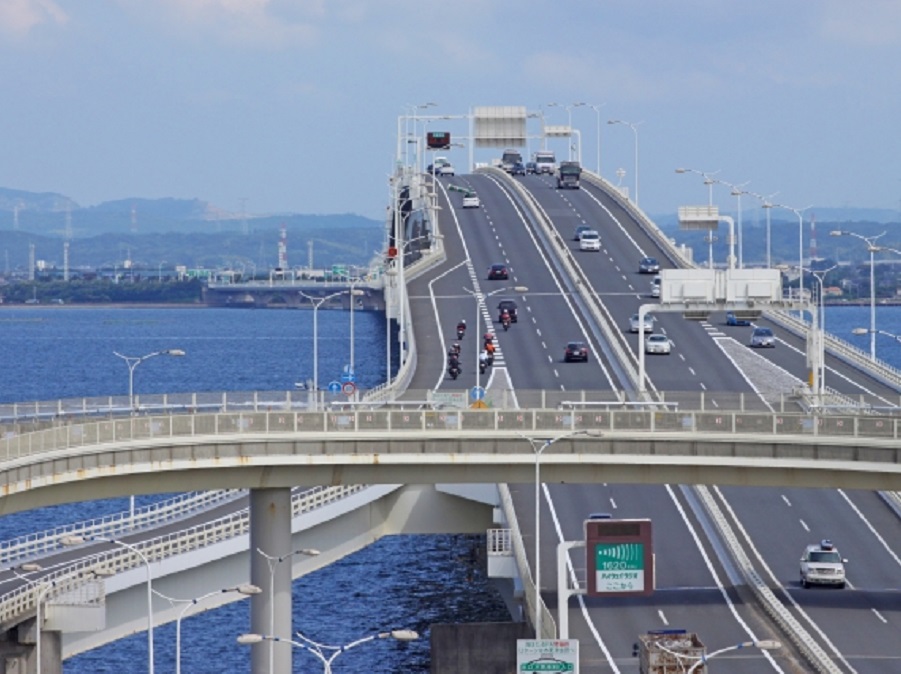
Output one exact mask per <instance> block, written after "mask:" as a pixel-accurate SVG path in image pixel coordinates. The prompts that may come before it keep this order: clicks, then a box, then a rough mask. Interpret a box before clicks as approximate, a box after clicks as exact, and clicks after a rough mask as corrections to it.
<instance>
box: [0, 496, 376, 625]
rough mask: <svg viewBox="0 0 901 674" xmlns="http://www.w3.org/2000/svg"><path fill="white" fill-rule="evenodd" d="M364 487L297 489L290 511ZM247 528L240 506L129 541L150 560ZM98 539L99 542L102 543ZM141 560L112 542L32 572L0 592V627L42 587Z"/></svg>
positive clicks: (58, 587)
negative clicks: (22, 581) (41, 571)
mask: <svg viewBox="0 0 901 674" xmlns="http://www.w3.org/2000/svg"><path fill="white" fill-rule="evenodd" d="M364 488H365V487H364V486H361V485H350V486H346V487H315V488H312V489H307V490H303V491H299V492H297V493H296V494H294V495H293V496H292V499H291V509H292V516H293V517H297V516H299V515H301V514H303V513H306V512H310V511H312V510H316V509H318V508H322V507H324V506H326V505H329V504H331V503H334V502H335V501H338V500H340V499H343V498H346V497H347V496H349V495H351V494H354V493H356V492H359V491H361V490H362V489H364ZM249 531H250V517H249V511H248V509H247V508H244V509H241V510H238V511H235V512H233V513H230V514H228V515H226V516H224V517H221V518H219V519H215V520H210V521H207V522H203V523H201V524H198V525H196V526H193V527H190V528H186V529H183V530H179V531H173V532H169V533H167V534H164V535H162V536H158V537H156V538H152V539H148V540H145V541H141V542H138V543H133V544H132V545H134V547H136V548H137V549H138V550H140V551H141V553H142V554H143V555H144V557H146V559H147V561H148V562H149V563H153V562H155V561H159V560H162V559H167V558H171V557H173V556H175V555H180V554H185V553H188V552H192V551H194V550H197V549H200V548H204V547H207V546H210V545H215V544H217V543H221V542H223V541H226V540H229V539H233V538H235V537H237V536H242V535H246V534H247V533H248V532H249ZM69 535H72V536H81V537H85V538H88V537H89V536H91V534H90V533H89V532H88V531H80V530H78V529H73V530H72V531H70V532H69ZM98 544H102V542H100V543H98ZM143 564H144V562H143V561H142V560H141V559H140V557H139V556H137V555H135V554H134V553H133V552H132V551H131V550H130V549H128V548H125V547H120V546H116V547H114V548H112V549H109V550H104V551H102V552H97V553H95V554H89V555H86V556H85V557H82V558H81V559H79V560H77V561H75V562H72V563H71V564H67V565H66V566H65V567H64V568H62V569H59V570H57V571H53V572H51V573H47V574H43V575H40V576H39V577H35V578H34V579H33V581H32V582H28V583H26V584H24V585H23V586H20V587H18V588H16V589H14V590H13V591H11V592H9V593H7V594H4V595H2V596H0V629H8V628H9V627H10V626H11V625H14V624H16V623H18V622H20V621H21V620H22V619H24V618H26V617H28V616H30V615H32V614H33V613H34V608H35V605H36V602H37V600H38V599H39V598H40V597H41V593H42V592H45V591H46V592H48V593H52V594H53V595H54V596H57V595H58V594H60V593H62V592H64V591H66V590H71V589H72V588H75V587H78V586H80V585H84V584H85V583H87V582H89V581H90V579H91V576H92V572H100V571H102V572H103V575H109V574H116V573H122V572H124V571H128V570H129V569H133V568H138V567H140V566H143ZM48 588H52V590H48ZM46 598H47V597H46V596H45V597H44V599H45V600H46Z"/></svg>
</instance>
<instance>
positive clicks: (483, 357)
mask: <svg viewBox="0 0 901 674" xmlns="http://www.w3.org/2000/svg"><path fill="white" fill-rule="evenodd" d="M487 368H488V351H482V352H481V353H480V354H479V372H480V373H482V374H485V370H486V369H487Z"/></svg>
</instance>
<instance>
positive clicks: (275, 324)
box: [0, 306, 509, 674]
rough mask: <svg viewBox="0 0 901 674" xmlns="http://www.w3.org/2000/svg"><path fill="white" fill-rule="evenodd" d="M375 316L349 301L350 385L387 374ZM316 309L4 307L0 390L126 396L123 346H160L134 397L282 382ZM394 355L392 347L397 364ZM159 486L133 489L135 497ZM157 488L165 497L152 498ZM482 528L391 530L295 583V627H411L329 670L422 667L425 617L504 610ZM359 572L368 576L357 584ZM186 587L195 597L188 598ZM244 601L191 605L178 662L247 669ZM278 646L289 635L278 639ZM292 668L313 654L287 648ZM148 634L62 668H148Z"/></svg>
mask: <svg viewBox="0 0 901 674" xmlns="http://www.w3.org/2000/svg"><path fill="white" fill-rule="evenodd" d="M317 322H318V335H317V337H318V340H319V345H318V354H319V367H318V378H319V384H320V387H326V386H327V385H328V384H329V383H330V382H333V381H340V380H341V376H342V375H343V374H344V373H345V368H346V367H347V366H348V365H349V364H350V350H351V348H350V347H351V334H350V313H349V312H346V311H332V310H329V311H326V310H322V311H320V312H319V316H318V321H317ZM385 327H386V326H385V320H384V316H383V314H380V313H373V312H366V311H356V312H354V335H353V340H354V366H355V367H354V371H355V376H356V383H357V384H358V385H359V386H360V387H361V388H370V387H372V386H375V385H377V384H379V383H381V382H383V381H385V378H386V373H387V370H386V353H385V343H386V333H385ZM313 338H314V335H313V312H312V311H311V310H293V311H292V310H259V309H257V310H254V309H207V308H152V309H151V308H147V309H141V308H109V309H105V308H83V307H68V306H66V307H18V308H13V307H0V344H2V345H3V348H2V349H0V402H15V401H28V400H54V399H58V398H76V397H83V396H98V395H113V396H127V395H128V382H129V368H128V365H127V363H126V361H125V360H123V359H122V358H120V357H117V356H116V355H115V353H119V354H121V355H123V356H128V357H134V358H140V357H142V356H145V355H147V354H151V353H155V352H157V351H162V350H166V349H181V350H184V351H185V356H184V357H179V358H175V357H168V356H155V357H152V358H148V359H147V360H144V361H142V362H140V363H139V364H138V365H136V366H135V367H134V370H133V375H134V392H135V394H136V395H138V396H140V395H141V394H149V393H164V392H192V391H253V390H266V391H287V390H292V389H294V385H295V382H303V381H307V380H312V378H313V373H314V367H313ZM396 358H397V354H396V352H395V354H394V355H393V356H392V362H393V363H394V365H395V366H396ZM153 498H154V497H139V498H138V500H137V503H138V505H139V506H140V505H142V504H144V503H147V502H149V501H151V500H153ZM156 498H160V497H156ZM127 509H128V499H115V500H105V501H95V502H91V503H82V504H77V505H66V506H56V507H52V508H42V509H40V510H36V511H31V512H26V513H18V514H15V515H8V516H5V517H3V518H2V519H0V539H2V540H5V539H8V538H12V537H14V536H17V535H21V534H26V533H29V532H33V531H38V530H43V529H48V528H51V527H54V526H58V525H60V524H64V523H67V522H73V521H77V520H80V519H87V518H92V517H100V516H102V515H104V514H109V513H113V512H118V511H122V510H127ZM484 547H485V546H484V538H483V537H479V536H462V535H461V536H437V535H436V536H390V537H386V538H384V539H382V540H380V541H378V542H377V543H375V544H373V545H371V546H369V547H367V548H365V549H364V550H361V551H360V552H358V553H355V554H353V555H350V556H348V557H346V558H345V559H343V560H341V561H339V562H337V563H335V564H332V565H331V566H329V567H328V568H326V569H323V570H321V571H318V572H316V573H313V574H310V575H308V576H306V577H304V578H301V579H299V580H297V581H295V583H294V601H293V604H294V616H293V619H294V626H293V627H294V630H295V631H300V632H302V633H304V634H305V635H307V636H308V637H310V638H311V639H314V640H316V641H319V642H321V643H330V644H334V645H337V646H340V645H343V644H347V643H350V642H351V641H355V640H357V639H359V638H361V637H364V636H367V635H369V634H372V633H374V632H379V631H384V630H387V629H397V628H407V629H413V630H416V631H417V632H419V633H420V635H421V638H420V640H419V641H414V642H409V643H401V642H397V641H392V640H377V641H373V642H370V643H366V644H364V645H361V646H359V647H357V648H354V649H352V650H349V651H347V652H346V653H342V654H340V655H339V656H338V657H337V658H336V659H335V661H334V664H333V671H334V672H335V673H336V674H337V673H338V672H364V671H365V672H380V673H381V672H401V671H403V672H428V671H429V625H431V624H433V623H444V622H449V623H450V622H477V621H503V620H507V619H509V616H508V614H507V612H506V610H505V608H504V605H503V602H502V600H501V598H500V596H499V595H498V594H497V592H496V591H495V590H494V588H493V587H492V586H491V585H490V584H489V582H488V580H487V578H485V575H484V573H483V571H482V569H483V567H484V563H483V562H484V559H483V558H482V556H483V555H484ZM362 578H366V582H360V581H361V579H362ZM185 599H191V597H185ZM248 626H249V605H248V603H247V602H246V601H243V602H236V603H234V604H231V605H229V606H226V607H223V608H220V609H217V610H215V611H207V612H204V613H201V614H198V615H194V616H189V617H188V618H186V619H185V620H184V622H183V624H182V663H181V664H182V671H183V672H186V674H221V673H222V672H232V671H238V672H240V671H249V670H250V652H249V647H248V646H241V645H238V644H237V643H236V642H235V639H236V637H237V636H238V635H239V634H241V633H243V632H246V631H247V629H248ZM278 647H287V645H278ZM154 651H155V665H156V671H158V672H173V671H175V625H174V623H172V624H169V625H162V626H160V627H158V628H156V629H155V631H154ZM293 658H294V670H293V671H294V672H320V671H322V668H323V666H322V663H321V662H319V660H317V659H316V658H315V656H313V655H311V654H309V653H306V652H304V651H295V652H294V655H293ZM146 662H147V639H146V634H143V633H142V634H137V635H134V636H132V637H129V638H126V639H122V640H120V641H117V642H115V643H113V644H109V645H107V646H104V647H102V648H99V649H96V650H94V651H91V652H88V653H83V654H81V655H78V656H75V657H73V658H70V659H69V660H66V661H65V663H64V666H63V671H64V673H65V674H97V673H100V672H109V673H110V674H113V673H115V674H123V673H129V672H142V671H146Z"/></svg>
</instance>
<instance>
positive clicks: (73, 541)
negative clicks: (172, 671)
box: [59, 535, 153, 674]
mask: <svg viewBox="0 0 901 674" xmlns="http://www.w3.org/2000/svg"><path fill="white" fill-rule="evenodd" d="M59 542H60V543H61V544H62V545H64V546H67V547H68V546H74V545H81V544H82V543H93V542H102V543H112V544H113V545H118V546H120V547H123V548H126V549H128V550H131V551H132V552H133V553H135V554H136V555H137V556H138V557H140V558H141V561H142V562H144V566H145V567H146V568H147V671H148V672H149V674H153V586H152V585H151V580H152V572H151V569H150V560H149V559H147V556H146V555H145V554H144V553H143V552H141V551H140V550H139V549H138V548H136V547H135V546H134V545H132V544H131V543H126V542H125V541H122V540H119V539H118V538H105V537H104V536H75V535H69V536H63V537H62V538H60V539H59Z"/></svg>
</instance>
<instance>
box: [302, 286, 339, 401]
mask: <svg viewBox="0 0 901 674" xmlns="http://www.w3.org/2000/svg"><path fill="white" fill-rule="evenodd" d="M348 292H349V291H347V290H339V291H338V292H336V293H332V294H331V295H326V296H325V297H320V298H316V297H313V296H312V295H307V294H306V293H305V292H304V291H303V290H298V291H297V293H298V294H299V295H300V296H301V297H306V298H307V299H308V300H310V302H311V303H312V304H313V391H314V394H313V395H315V396H316V404H317V405H318V404H319V307H321V306H322V305H323V303H325V302H327V301H329V300H330V299H332V298H333V297H338V295H344V294H346V293H348Z"/></svg>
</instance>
